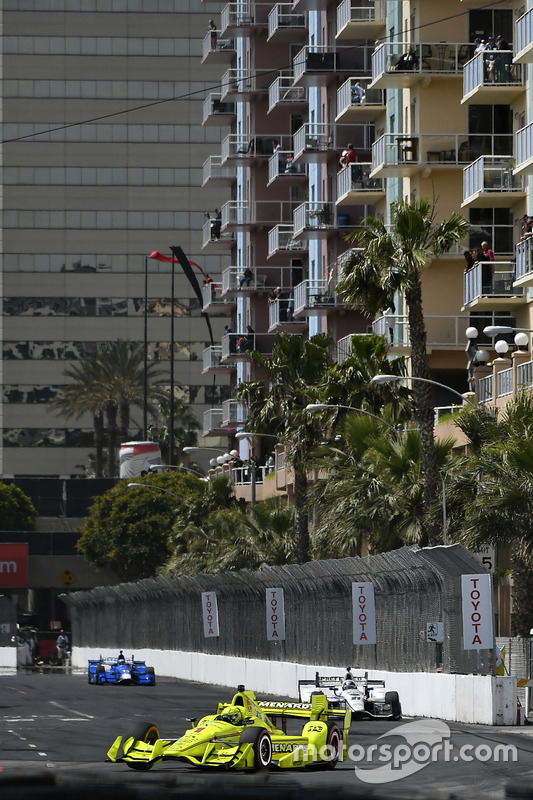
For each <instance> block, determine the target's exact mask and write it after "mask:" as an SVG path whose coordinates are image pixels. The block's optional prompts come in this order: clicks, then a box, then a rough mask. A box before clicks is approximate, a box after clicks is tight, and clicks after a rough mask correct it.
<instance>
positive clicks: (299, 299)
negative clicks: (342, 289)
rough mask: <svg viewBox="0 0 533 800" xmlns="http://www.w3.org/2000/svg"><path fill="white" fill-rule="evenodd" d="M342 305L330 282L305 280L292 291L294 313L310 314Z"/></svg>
mask: <svg viewBox="0 0 533 800" xmlns="http://www.w3.org/2000/svg"><path fill="white" fill-rule="evenodd" d="M337 305H343V303H342V300H341V298H340V297H339V296H338V295H336V294H335V288H334V286H332V282H331V281H326V280H314V279H307V280H305V281H302V283H299V284H298V286H296V287H295V289H294V313H295V315H296V316H298V315H300V314H305V313H306V312H307V313H312V312H313V311H323V310H324V309H327V308H332V307H334V306H337Z"/></svg>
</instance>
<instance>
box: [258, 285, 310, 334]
mask: <svg viewBox="0 0 533 800" xmlns="http://www.w3.org/2000/svg"><path fill="white" fill-rule="evenodd" d="M284 293H285V294H286V297H284V298H280V299H279V300H273V301H272V302H270V301H269V303H268V331H269V333H281V332H282V331H284V332H286V333H300V332H302V331H305V330H306V329H307V319H306V318H305V317H297V316H296V315H295V314H294V310H293V309H294V299H293V298H289V293H290V289H285V290H284Z"/></svg>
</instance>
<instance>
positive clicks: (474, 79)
mask: <svg viewBox="0 0 533 800" xmlns="http://www.w3.org/2000/svg"><path fill="white" fill-rule="evenodd" d="M495 54H496V55H495ZM512 58H513V52H512V50H483V52H481V53H477V55H475V56H474V57H473V58H472V59H471V60H470V61H469V62H468V63H467V64H465V68H464V72H463V99H462V100H461V103H467V102H469V101H470V100H472V101H473V102H475V103H484V104H494V105H496V104H498V103H506V104H507V103H512V102H513V100H514V99H515V98H517V97H519V96H520V95H521V94H522V93H523V92H524V77H525V71H524V66H523V65H522V64H513V63H512Z"/></svg>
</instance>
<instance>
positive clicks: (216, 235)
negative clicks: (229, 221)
mask: <svg viewBox="0 0 533 800" xmlns="http://www.w3.org/2000/svg"><path fill="white" fill-rule="evenodd" d="M221 228H222V211H220V209H218V208H215V219H214V220H213V223H212V226H211V232H212V238H213V239H220V230H221Z"/></svg>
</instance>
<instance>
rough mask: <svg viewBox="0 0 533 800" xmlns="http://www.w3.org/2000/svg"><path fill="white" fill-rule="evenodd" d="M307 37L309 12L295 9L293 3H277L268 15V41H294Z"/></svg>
mask: <svg viewBox="0 0 533 800" xmlns="http://www.w3.org/2000/svg"><path fill="white" fill-rule="evenodd" d="M306 37H307V14H305V13H302V12H300V13H299V14H297V13H295V12H294V11H293V4H292V3H277V4H276V5H275V6H274V8H273V9H272V11H270V13H269V15H268V38H267V41H268V42H284V43H291V44H292V43H293V42H298V41H303V40H304V39H305V38H306Z"/></svg>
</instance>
